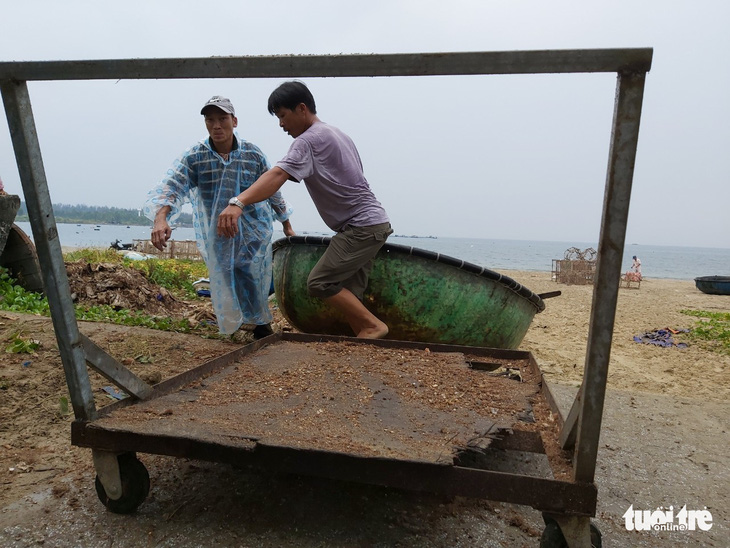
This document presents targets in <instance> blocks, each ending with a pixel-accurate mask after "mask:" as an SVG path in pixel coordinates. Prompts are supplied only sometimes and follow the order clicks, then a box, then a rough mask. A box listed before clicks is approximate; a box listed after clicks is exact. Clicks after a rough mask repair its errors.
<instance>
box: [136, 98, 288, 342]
mask: <svg viewBox="0 0 730 548" xmlns="http://www.w3.org/2000/svg"><path fill="white" fill-rule="evenodd" d="M200 113H201V114H202V115H203V116H204V117H205V127H206V129H207V130H208V134H209V137H208V138H207V139H205V140H204V141H201V142H199V143H197V144H195V145H193V146H192V147H190V148H189V149H188V150H187V151H186V152H185V153H183V155H182V157H181V158H179V159H178V160H176V161H175V163H174V164H173V166H172V167H171V168H170V169H169V170H168V171H167V174H166V176H165V177H164V178H163V179H162V181H160V183H158V184H157V186H155V187H154V188H153V189H152V190H151V191H150V192H149V194H148V196H147V201H146V202H145V205H144V213H145V216H147V217H148V218H149V219H150V220H152V221H154V226H153V227H152V234H151V240H152V244H153V245H154V246H155V247H156V248H157V249H159V250H160V251H162V250H163V249H164V248H165V247H166V242H167V241H168V240H169V239H170V236H171V234H172V229H171V228H170V224H169V223H171V222H174V221H175V219H177V218H178V217H179V215H180V208H181V207H182V205H183V204H184V203H185V202H190V203H191V204H192V207H193V226H194V228H195V238H196V240H197V246H198V249H199V251H200V254H201V255H202V256H203V259H204V260H205V263H206V265H207V267H208V273H209V278H210V292H211V299H212V302H213V310H214V312H215V315H216V318H217V321H218V328H219V330H220V332H221V333H225V334H232V333H234V332H235V331H236V330H238V328H239V327H241V325H242V324H249V325H255V328H254V331H253V334H254V337H255V338H261V337H264V336H266V335H269V334H271V333H272V332H273V331H272V329H271V326H270V323H271V321H272V319H273V318H272V315H271V311H270V310H269V306H268V295H269V288H270V287H271V235H272V233H273V220H274V219H276V220H277V221H280V222H281V223H282V227H283V230H284V233H285V234H286V235H287V236H292V235H294V231H293V229H292V227H291V223H290V222H289V217H290V215H291V213H292V210H291V208H290V207H289V206H288V205H287V203H286V202H285V201H284V198H283V197H282V195H281V193H280V192H277V193H275V194H274V195H272V196H271V197H270V198H269V199H268V200H265V201H263V202H258V203H255V204H251V205H248V206H245V207H244V206H243V204H241V203H240V202H238V203H236V202H237V201H238V200H237V198H236V197H237V196H238V195H240V194H241V193H242V192H243V191H244V190H246V189H247V188H248V187H249V186H251V185H252V184H253V183H254V182H255V181H256V179H258V178H259V177H260V176H261V175H262V174H263V173H265V172H266V171H267V170H268V169H269V163H268V161H267V159H266V156H264V154H263V152H261V150H260V149H259V148H258V147H257V146H256V145H254V144H253V143H250V142H248V141H245V140H243V139H241V138H240V137H239V136H238V135H237V134H236V132H235V131H234V130H235V128H236V127H237V125H238V120H237V119H236V112H235V109H234V108H233V104H231V101H230V100H229V99H227V98H225V97H221V96H214V97H212V98H211V99H210V100H209V101H208V102H207V103H206V104H205V105H204V106H203V108H202V110H201V111H200ZM229 205H235V206H238V207H240V208H241V209H242V215H241V218H240V222H239V227H238V228H239V230H238V233H237V235H236V237H235V238H226V237H222V236H218V235H217V223H218V216H219V215H220V214H221V212H222V211H223V210H224V209H225V208H226V207H228V206H229Z"/></svg>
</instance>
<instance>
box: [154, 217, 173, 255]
mask: <svg viewBox="0 0 730 548" xmlns="http://www.w3.org/2000/svg"><path fill="white" fill-rule="evenodd" d="M170 236H172V229H171V228H170V225H169V224H167V219H159V218H158V219H155V224H154V226H153V227H152V234H151V235H150V240H151V241H152V245H153V246H155V247H156V248H157V249H159V250H160V251H164V249H165V248H166V247H167V240H169V239H170Z"/></svg>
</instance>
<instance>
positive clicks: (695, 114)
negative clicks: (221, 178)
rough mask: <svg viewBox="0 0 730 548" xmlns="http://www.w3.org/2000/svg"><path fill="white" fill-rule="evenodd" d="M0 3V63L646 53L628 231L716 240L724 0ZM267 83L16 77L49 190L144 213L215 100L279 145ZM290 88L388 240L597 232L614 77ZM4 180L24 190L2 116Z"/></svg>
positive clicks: (724, 185)
mask: <svg viewBox="0 0 730 548" xmlns="http://www.w3.org/2000/svg"><path fill="white" fill-rule="evenodd" d="M1 5H2V10H1V11H0V60H1V61H21V60H43V61H46V60H56V59H64V60H74V59H111V58H166V57H167V58H170V57H174V58H176V57H207V56H213V55H282V54H338V53H411V52H447V51H513V50H534V49H577V48H586V49H594V48H627V47H652V48H654V60H653V65H652V70H651V71H650V72H649V73H648V75H647V80H646V90H645V95H644V107H643V113H642V121H641V131H640V136H639V147H638V152H637V162H636V170H635V174H634V185H633V191H632V198H631V209H630V214H629V225H628V233H627V241H626V243H627V244H630V243H639V244H658V245H680V246H702V247H723V248H728V247H730V214H729V213H728V208H729V206H730V160H729V158H730V153H729V152H728V151H729V150H730V61H728V53H730V32H728V22H730V2H727V0H711V1H710V0H708V1H703V0H692V1H678V0H673V1H672V2H667V1H666V0H650V1H640V0H611V1H605V0H598V1H592V2H585V1H571V2H569V1H551V2H546V1H544V0H536V1H519V0H513V1H510V2H505V1H499V2H497V1H488V0H452V1H450V2H434V1H431V0H369V1H368V2H347V1H344V0H309V1H307V2H294V1H291V0H285V1H276V0H267V1H265V2H262V1H258V2H254V1H232V2H227V3H223V4H221V3H205V2H200V1H190V0H158V1H154V0H142V1H139V0H125V1H123V2H104V1H98V0H87V1H79V0H64V2H56V1H53V0H47V1H42V0H25V1H24V2H22V3H21V2H10V1H6V0H3V1H2V4H1ZM211 6H216V7H215V9H213V8H212V7H211ZM281 81H282V80H279V79H268V80H266V79H261V80H250V79H242V80H194V81H190V80H159V81H133V80H123V81H90V82H30V83H29V90H30V96H31V101H32V104H33V111H34V114H35V119H36V126H37V129H38V135H39V140H40V144H41V150H42V153H43V158H44V162H45V169H46V175H47V178H48V183H49V188H50V193H51V198H52V200H53V202H54V203H65V204H87V205H106V206H116V207H124V208H136V207H140V205H141V204H142V203H143V201H144V199H145V195H146V193H147V191H148V190H149V189H150V188H151V187H152V186H153V185H154V184H155V183H156V182H157V181H158V180H159V179H160V178H161V177H162V176H163V175H164V173H165V171H166V169H167V168H168V167H169V165H170V164H171V163H172V161H173V160H174V159H175V158H176V157H177V156H179V155H180V153H182V152H183V151H184V150H185V149H186V148H187V147H188V146H190V145H192V144H193V143H195V142H196V141H198V140H200V139H202V138H204V137H206V136H207V134H206V132H205V127H204V124H203V121H202V117H201V116H200V114H199V112H200V108H201V107H202V105H203V104H204V103H205V101H206V100H207V99H208V98H209V97H210V96H212V95H219V94H220V95H225V96H227V97H229V98H230V99H231V100H232V101H233V103H234V105H235V106H236V110H237V114H238V120H239V128H238V133H239V135H240V136H241V137H242V138H244V139H247V140H249V141H252V142H254V143H256V144H257V145H259V146H260V147H261V148H262V150H263V151H264V152H265V153H266V154H267V156H268V158H269V160H270V162H271V163H272V164H273V163H275V162H276V161H277V160H278V159H279V158H280V157H281V156H283V154H284V153H285V152H286V150H287V149H288V147H289V145H290V144H291V138H290V137H289V136H288V135H287V134H285V133H284V132H283V131H282V130H281V129H279V127H278V124H277V121H276V119H275V118H274V117H272V116H270V115H269V114H268V112H267V110H266V101H267V98H268V96H269V93H270V92H271V91H272V90H273V89H274V88H275V87H276V86H277V85H278V84H279V83H281ZM303 81H304V82H305V83H306V84H307V85H308V86H309V87H310V89H311V90H312V92H313V93H314V96H315V99H316V101H317V108H318V114H319V116H320V118H321V119H322V120H323V121H325V122H328V123H330V124H332V125H335V126H338V127H340V128H341V129H342V130H344V131H345V132H346V133H348V134H349V135H350V136H351V137H352V138H353V139H354V141H355V143H356V145H357V146H358V148H359V150H360V154H361V156H362V160H363V163H364V166H365V174H366V177H367V178H368V180H369V182H370V185H371V186H372V188H373V190H374V191H375V194H376V196H377V197H378V198H379V199H380V201H381V202H382V203H383V205H384V206H385V208H386V209H387V211H388V213H389V215H390V217H391V221H392V223H393V226H394V229H395V231H396V233H397V234H416V235H436V236H442V237H447V236H455V237H476V238H496V239H517V240H553V241H561V242H568V243H570V242H576V243H577V242H596V241H597V239H598V233H599V224H600V217H601V206H602V201H603V193H604V186H605V176H606V165H607V161H608V146H609V139H610V128H611V117H612V114H613V106H614V94H615V87H616V75H615V74H597V75H596V74H576V75H573V74H571V75H524V76H465V77H412V78H405V77H399V78H327V79H317V78H305V79H303ZM1 116H2V118H3V122H4V123H3V124H2V125H3V127H4V128H7V122H6V121H5V113H4V111H2V115H1ZM0 176H1V177H2V179H3V181H4V182H5V187H6V189H7V190H8V191H10V192H13V193H18V194H21V195H22V189H21V186H20V181H19V177H18V172H17V168H16V166H15V159H14V154H13V150H12V145H11V141H10V136H9V132H8V130H7V129H1V128H0ZM283 192H284V195H285V197H286V198H287V200H288V201H290V202H291V203H292V205H293V206H294V208H295V216H294V218H293V219H292V222H293V225H294V228H295V229H296V230H298V231H300V232H301V231H326V227H325V225H324V223H323V222H322V221H321V220H320V219H319V216H318V215H317V213H316V211H315V209H314V207H313V206H312V204H311V201H310V199H309V197H308V195H307V193H306V191H305V189H304V188H303V185H301V184H297V183H291V182H289V183H286V184H285V185H284V187H283Z"/></svg>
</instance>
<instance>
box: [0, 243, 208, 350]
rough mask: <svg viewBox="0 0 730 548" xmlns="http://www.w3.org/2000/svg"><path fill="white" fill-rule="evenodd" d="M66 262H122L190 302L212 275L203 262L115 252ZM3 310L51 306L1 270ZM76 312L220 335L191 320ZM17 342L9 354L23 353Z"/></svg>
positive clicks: (104, 309)
mask: <svg viewBox="0 0 730 548" xmlns="http://www.w3.org/2000/svg"><path fill="white" fill-rule="evenodd" d="M64 259H65V260H66V261H78V260H85V261H88V262H89V263H100V262H112V263H122V264H123V265H124V266H127V267H131V268H135V269H137V270H139V271H140V272H142V273H143V274H144V275H145V277H146V278H147V279H149V280H150V281H151V282H152V283H154V284H157V285H160V286H162V287H164V288H165V289H167V290H168V291H170V292H171V293H172V294H177V295H181V296H182V297H183V298H188V299H190V298H193V299H198V298H199V297H198V296H197V294H196V293H195V290H194V288H193V285H192V284H193V282H194V281H195V280H197V279H199V278H201V277H207V275H208V271H207V269H206V267H205V263H203V262H202V261H190V260H181V259H163V260H155V259H152V260H148V261H132V260H129V259H125V258H124V257H122V256H121V255H119V254H118V253H116V251H114V250H111V249H110V250H89V249H82V250H79V251H74V252H71V253H68V254H67V255H65V256H64ZM0 310H10V311H14V312H23V313H26V314H36V315H41V316H50V307H49V305H48V300H47V299H46V297H45V296H44V295H42V294H40V293H35V292H32V291H26V290H25V289H23V288H22V287H21V286H19V285H17V284H16V281H15V280H14V279H13V278H12V277H11V276H10V275H9V274H8V271H7V270H6V269H5V268H2V267H0ZM75 313H76V318H77V319H79V320H86V321H92V322H109V323H115V324H119V325H130V326H140V327H147V328H150V329H159V330H163V331H177V332H182V333H190V332H198V333H200V334H201V335H206V336H216V334H217V330H215V329H214V328H213V327H211V326H205V325H197V326H191V325H190V323H189V322H188V321H187V320H172V319H170V318H163V317H157V316H149V315H147V314H145V313H143V312H141V311H137V310H115V309H114V308H112V307H111V306H108V305H94V306H81V305H75ZM15 339H16V338H14V339H13V340H11V346H13V348H16V349H17V350H8V351H9V352H16V351H17V352H23V351H24V350H23V349H22V348H24V346H23V345H24V343H22V342H17V341H16V340H15Z"/></svg>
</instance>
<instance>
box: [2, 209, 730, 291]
mask: <svg viewBox="0 0 730 548" xmlns="http://www.w3.org/2000/svg"><path fill="white" fill-rule="evenodd" d="M15 224H16V225H17V226H18V227H19V228H20V229H21V230H23V232H25V233H26V234H27V235H28V236H29V237H30V238H31V239H33V234H32V232H31V227H30V223H28V222H16V223H15ZM56 226H57V227H58V236H59V239H60V242H61V245H62V246H63V247H76V248H85V247H93V248H98V247H109V246H110V245H111V244H112V242H114V241H115V240H119V241H120V242H122V243H131V242H132V241H133V240H146V239H149V235H150V228H149V227H148V226H125V225H93V224H69V223H58V224H57V225H56ZM299 234H301V235H307V234H310V235H323V236H328V235H330V233H325V232H300V233H299ZM283 236H284V234H283V232H281V231H280V230H275V231H274V239H275V240H276V239H279V238H282V237H283ZM172 238H173V239H174V240H194V239H195V233H194V231H193V229H192V228H186V227H176V228H175V229H174V230H173V233H172ZM388 243H392V244H398V245H404V246H408V247H414V248H420V249H427V250H429V251H434V252H436V253H441V254H443V255H448V256H450V257H454V258H456V259H460V260H462V261H466V262H469V263H473V264H476V265H479V266H481V267H485V268H488V269H490V270H495V271H497V272H499V271H500V270H526V271H538V272H550V271H551V270H552V268H553V260H554V259H563V258H565V253H566V251H567V250H568V249H570V248H578V249H580V250H581V251H583V250H586V249H588V248H593V249H598V243H597V242H557V241H540V240H503V239H489V238H453V237H440V236H438V237H436V236H424V237H420V236H405V235H393V236H391V237H390V238H388ZM633 255H636V256H638V257H639V258H640V259H641V263H642V274H643V276H644V278H645V279H651V278H669V279H678V280H694V278H696V277H699V276H714V275H718V276H728V275H730V248H709V247H682V246H660V245H646V244H635V243H631V244H627V245H626V246H625V247H624V255H623V261H622V265H623V266H622V271H626V270H628V269H629V267H630V266H631V259H632V256H633Z"/></svg>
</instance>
